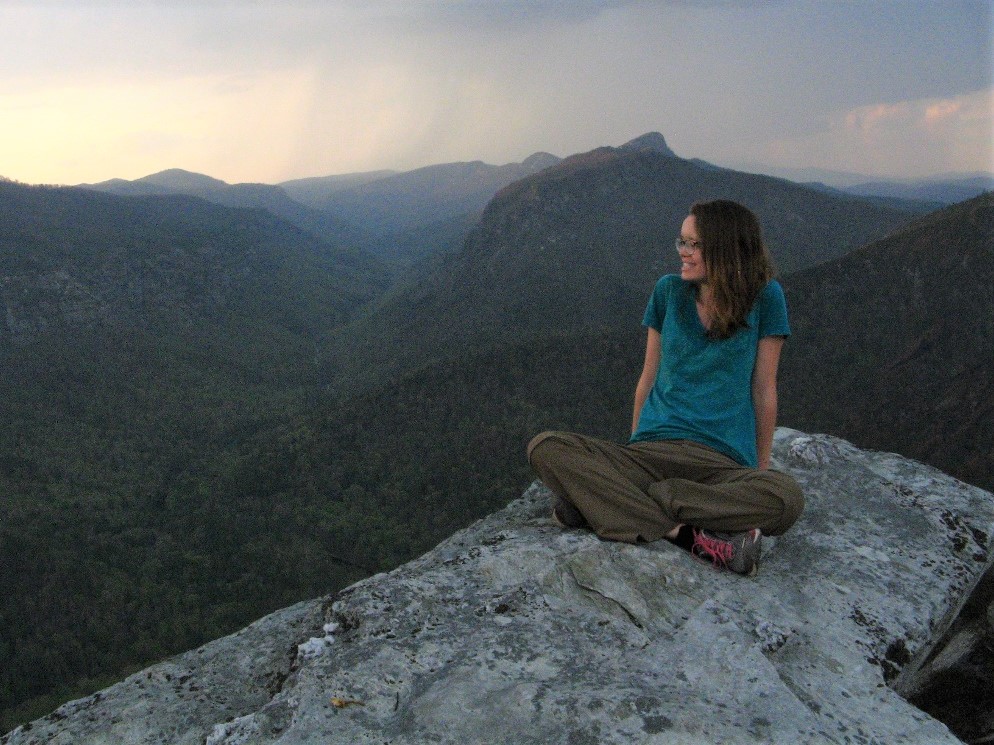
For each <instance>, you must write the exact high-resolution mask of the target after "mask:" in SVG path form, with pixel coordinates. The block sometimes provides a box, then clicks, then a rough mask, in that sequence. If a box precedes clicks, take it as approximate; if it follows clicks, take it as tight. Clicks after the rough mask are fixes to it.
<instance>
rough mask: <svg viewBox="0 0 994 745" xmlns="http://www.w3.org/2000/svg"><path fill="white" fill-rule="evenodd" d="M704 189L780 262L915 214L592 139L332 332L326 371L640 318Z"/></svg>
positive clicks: (841, 246) (440, 356)
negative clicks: (756, 227)
mask: <svg viewBox="0 0 994 745" xmlns="http://www.w3.org/2000/svg"><path fill="white" fill-rule="evenodd" d="M713 198H728V199H736V200H738V201H741V202H743V203H745V204H747V205H749V206H750V207H752V208H753V209H754V210H755V211H756V212H757V214H758V215H759V217H760V219H761V220H762V222H763V226H764V230H765V232H766V235H767V238H768V240H769V243H770V245H771V248H772V252H773V256H774V259H775V261H776V263H777V265H778V267H779V268H780V271H781V272H783V273H788V272H790V271H794V270H797V269H801V268H804V267H808V266H812V265H814V264H818V263H821V262H824V261H828V260H830V259H832V258H835V257H838V256H840V255H842V254H844V253H846V252H847V251H850V250H852V249H854V248H857V247H858V246H861V245H864V244H865V243H867V242H869V241H870V240H873V239H875V238H880V237H882V236H884V235H886V234H887V233H889V232H890V231H891V230H893V229H895V228H897V227H900V226H902V225H904V224H906V223H907V222H909V221H910V220H911V219H912V218H913V217H914V216H913V215H912V214H910V213H908V212H903V211H899V210H895V209H890V208H882V207H878V206H875V205H872V204H869V203H867V202H866V201H863V200H859V199H856V198H853V197H844V196H832V195H828V194H823V193H821V192H818V191H815V190H812V189H808V188H805V187H802V186H799V185H797V184H792V183H790V182H787V181H784V180H782V179H774V178H770V177H766V176H756V175H752V174H745V173H739V172H735V171H726V170H722V169H717V168H715V167H713V166H707V165H702V164H699V163H695V162H691V161H687V160H682V159H680V158H676V157H673V156H672V155H668V154H666V153H663V152H658V151H655V150H649V151H644V150H627V149H613V148H602V149H600V150H595V151H593V152H591V153H587V154H584V155H581V156H574V157H571V158H567V159H566V160H564V161H563V162H561V163H559V164H558V165H556V166H554V167H552V168H548V169H546V170H544V171H542V172H541V173H539V174H536V175H534V176H530V177H528V178H526V179H523V180H521V181H518V182H516V183H514V184H512V185H510V186H508V187H506V188H505V189H503V190H502V191H501V192H500V193H498V194H497V196H496V197H495V198H494V199H493V200H492V201H491V202H490V204H489V205H488V206H487V208H486V210H485V211H484V213H483V217H482V218H481V220H480V222H479V224H478V225H477V226H476V227H475V228H474V230H473V231H472V232H471V233H470V235H469V238H468V239H467V240H466V243H465V245H464V247H463V249H462V250H461V251H459V252H458V253H456V254H454V255H452V256H447V257H445V260H444V261H439V262H438V263H437V264H436V265H435V268H434V271H433V272H432V273H431V274H429V275H428V276H426V277H423V278H421V279H420V281H418V282H417V284H411V285H408V286H407V287H405V288H404V289H403V290H402V291H400V290H398V291H396V292H393V293H391V295H390V296H389V297H388V298H386V299H384V301H383V302H382V303H378V304H377V305H376V306H375V307H371V308H370V312H369V313H368V314H367V315H365V316H363V317H360V318H359V319H357V320H356V321H355V322H353V323H350V324H349V325H347V326H343V327H342V328H341V329H339V330H338V331H337V332H336V334H335V338H334V346H333V347H332V350H331V353H330V354H329V355H328V357H327V358H326V359H327V362H326V364H327V367H328V369H329V374H330V375H331V376H334V377H337V378H338V379H339V381H341V382H342V383H343V384H345V385H349V386H355V384H356V382H357V381H363V380H369V379H370V378H371V376H380V377H379V379H386V378H388V377H390V376H392V375H396V374H397V373H398V372H402V371H404V370H409V369H411V368H412V367H416V366H418V365H423V364H426V363H428V362H431V361H442V360H445V359H447V358H449V357H450V356H453V355H457V354H460V353H461V352H463V351H466V350H471V349H475V348H479V347H485V346H487V345H489V344H494V343H506V342H509V341H511V340H513V339H514V338H517V337H519V336H520V335H522V334H526V335H531V334H543V333H558V332H564V331H576V330H579V329H588V330H596V329H598V328H615V327H618V326H621V325H623V324H626V323H627V322H628V321H629V320H630V319H632V318H641V314H642V312H643V310H644V308H645V302H646V298H647V297H648V296H649V293H650V291H651V289H652V286H653V283H654V282H655V281H656V279H657V278H658V277H659V276H660V275H661V274H664V273H666V272H668V271H674V270H675V269H676V268H677V266H678V262H677V256H676V251H675V250H674V248H673V239H674V237H675V236H676V235H677V233H678V232H679V229H680V224H681V222H682V221H683V218H684V217H685V216H686V214H687V210H688V209H689V207H690V205H691V204H692V203H693V202H695V201H697V200H701V199H713Z"/></svg>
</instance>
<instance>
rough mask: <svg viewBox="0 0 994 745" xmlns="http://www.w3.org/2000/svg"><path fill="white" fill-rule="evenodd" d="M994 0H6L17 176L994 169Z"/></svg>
mask: <svg viewBox="0 0 994 745" xmlns="http://www.w3.org/2000/svg"><path fill="white" fill-rule="evenodd" d="M992 16H994V0H782V1H779V0H768V1H767V2H759V1H754V2H753V1H749V0H727V1H725V2H722V1H720V0H696V1H695V0H672V1H665V0H659V1H657V2H649V1H641V2H640V1H632V2H624V1H623V0H616V1H613V2H611V1H607V0H604V1H595V0H574V1H573V2H567V1H566V0H561V1H560V2H554V1H552V0H530V1H525V0H521V1H518V0H514V1H507V2H498V1H497V0H355V1H352V0H342V1H341V2H334V1H325V2H321V1H319V0H278V1H277V0H257V1H255V2H249V1H245V2H236V1H234V0H232V1H225V0H209V1H207V2H193V1H192V0H189V1H184V0H171V1H167V0H144V1H143V0H100V1H98V0H30V1H27V0H22V1H20V2H8V1H6V0H0V50H2V52H0V55H2V56H0V174H2V175H4V176H7V177H8V178H13V179H17V180H19V181H23V182H27V183H66V184H73V183H80V182H94V181H102V180H105V179H109V178H113V177H122V178H128V179H133V178H137V177H140V176H144V175H147V174H149V173H154V172H156V171H160V170H163V169H166V168H174V167H175V168H185V169H187V170H192V171H198V172H201V173H207V174H209V175H211V176H215V177H217V178H221V179H224V180H226V181H229V182H240V181H261V182H267V183H275V182H279V181H283V180H287V179H291V178H297V177H304V176H322V175H329V174H335V173H346V172H352V171H367V170H374V169H381V168H392V169H398V170H406V169H410V168H416V167H419V166H423V165H429V164H433V163H443V162H451V161H465V160H484V161H486V162H488V163H494V164H501V163H507V162H514V161H520V160H523V159H524V158H525V157H527V156H528V155H530V154H531V153H533V152H536V151H548V152H551V153H554V154H556V155H560V156H566V155H570V154H572V153H576V152H583V151H586V150H590V149H592V148H595V147H598V146H601V145H620V144H622V143H624V142H626V141H627V140H629V139H632V138H633V137H636V136H638V135H640V134H643V133H645V132H649V131H659V132H662V133H663V134H664V135H665V136H666V139H667V142H668V143H669V144H670V146H671V147H672V148H673V149H674V150H675V151H676V153H677V154H678V155H680V156H682V157H687V158H692V157H698V158H704V159H705V160H710V161H713V162H716V163H720V164H726V165H735V164H742V163H748V162H752V163H765V164H768V165H771V166H784V167H809V166H810V167H820V168H829V169H836V170H847V171H856V172H861V173H866V174H871V175H881V176H890V177H920V176H927V175H933V174H940V173H945V172H953V171H958V172H966V171H991V170H994V162H992V161H994V154H992V153H994V145H992V140H994V113H992V112H994V83H992V77H994V70H992V68H994V59H992V37H994V21H992Z"/></svg>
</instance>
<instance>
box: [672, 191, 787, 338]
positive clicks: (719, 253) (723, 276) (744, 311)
mask: <svg viewBox="0 0 994 745" xmlns="http://www.w3.org/2000/svg"><path fill="white" fill-rule="evenodd" d="M690 214H692V215H693V216H694V218H695V219H696V221H697V234H698V236H699V237H700V240H701V250H702V255H703V257H704V264H705V266H706V267H707V282H708V284H709V285H710V286H711V288H712V290H713V293H714V294H713V297H714V307H713V308H712V311H713V313H714V318H713V319H712V322H711V329H710V331H709V332H708V335H709V336H711V337H712V338H715V339H727V338H729V337H730V336H732V334H734V333H735V332H736V331H738V330H739V329H740V328H745V327H746V326H747V325H748V324H747V323H746V316H748V315H749V311H750V310H752V306H753V303H755V302H756V298H757V297H759V293H760V292H762V291H763V288H764V287H765V286H766V284H767V283H768V282H769V281H770V280H771V279H772V278H773V263H772V261H771V260H770V255H769V253H768V252H767V250H766V244H764V243H763V232H762V230H761V228H760V227H759V220H757V219H756V215H754V214H753V213H752V211H751V210H749V209H748V208H747V207H744V206H742V205H741V204H739V203H738V202H732V201H729V200H725V199H718V200H715V201H712V202H697V203H695V204H694V205H693V206H692V207H691V208H690Z"/></svg>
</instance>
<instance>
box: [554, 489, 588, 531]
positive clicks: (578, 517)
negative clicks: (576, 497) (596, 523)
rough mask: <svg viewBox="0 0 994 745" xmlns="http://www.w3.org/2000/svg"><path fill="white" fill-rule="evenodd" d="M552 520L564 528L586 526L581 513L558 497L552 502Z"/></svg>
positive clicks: (571, 504) (570, 503)
mask: <svg viewBox="0 0 994 745" xmlns="http://www.w3.org/2000/svg"><path fill="white" fill-rule="evenodd" d="M552 519H553V520H555V521H556V522H557V523H559V525H560V526H562V527H564V528H582V527H584V526H585V525H586V524H587V520H586V518H585V517H584V516H583V513H581V512H580V510H578V509H577V508H576V507H575V506H574V505H573V503H572V502H567V501H566V500H565V499H562V498H560V497H556V498H555V499H553V500H552Z"/></svg>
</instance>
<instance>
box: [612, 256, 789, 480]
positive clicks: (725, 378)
mask: <svg viewBox="0 0 994 745" xmlns="http://www.w3.org/2000/svg"><path fill="white" fill-rule="evenodd" d="M747 322H748V327H747V328H742V329H739V330H738V331H737V332H735V334H733V335H732V336H731V337H730V338H728V339H710V338H708V336H707V331H706V329H705V328H704V325H703V324H702V323H701V319H700V317H699V316H698V315H697V304H696V297H695V295H694V289H693V287H692V286H691V283H690V282H684V281H683V280H682V279H680V277H679V276H678V275H675V274H667V275H666V276H664V277H661V278H660V279H659V281H658V282H656V287H655V289H653V291H652V297H650V298H649V305H648V307H647V308H646V309H645V317H644V318H643V319H642V325H643V326H647V327H652V328H654V329H656V330H657V331H658V332H659V334H660V345H661V351H660V360H659V372H658V373H657V374H656V381H655V383H654V384H653V386H652V390H651V391H650V393H649V395H648V397H647V398H646V400H645V404H644V405H643V406H642V411H641V412H640V414H639V421H638V427H637V428H636V430H635V434H633V435H632V438H631V442H640V441H645V440H692V441H694V442H699V443H701V444H703V445H707V446H709V447H712V448H714V449H715V450H717V451H719V452H721V453H724V454H725V455H727V456H729V457H730V458H732V459H733V460H735V461H736V462H738V463H741V464H742V465H744V466H752V467H753V468H755V467H757V465H758V460H759V457H758V455H757V453H756V413H755V410H754V409H753V404H752V371H753V367H754V366H755V363H756V347H757V345H758V344H759V340H760V339H762V338H763V337H765V336H790V326H789V324H788V323H787V303H786V301H785V299H784V294H783V288H782V287H781V286H780V283H779V282H777V281H776V280H771V281H770V282H769V283H768V284H767V285H766V287H765V288H763V291H762V292H761V293H760V295H759V297H758V298H757V299H756V302H755V304H754V305H753V307H752V310H751V311H750V312H749V315H748V317H747Z"/></svg>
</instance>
